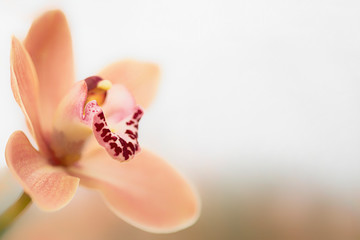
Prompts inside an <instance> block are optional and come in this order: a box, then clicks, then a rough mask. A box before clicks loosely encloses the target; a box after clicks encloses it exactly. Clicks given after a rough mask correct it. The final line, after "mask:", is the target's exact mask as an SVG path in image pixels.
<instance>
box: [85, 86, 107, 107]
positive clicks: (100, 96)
mask: <svg viewBox="0 0 360 240" xmlns="http://www.w3.org/2000/svg"><path fill="white" fill-rule="evenodd" d="M111 87H112V84H111V82H110V81H109V80H101V81H100V82H98V83H97V85H96V87H95V88H93V89H91V90H89V91H88V96H87V99H86V103H85V105H86V104H87V103H88V102H90V101H92V100H96V102H97V104H98V105H99V106H101V105H102V104H103V103H104V102H105V98H106V92H107V91H108V90H109V89H110V88H111Z"/></svg>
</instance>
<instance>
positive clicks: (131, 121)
mask: <svg viewBox="0 0 360 240" xmlns="http://www.w3.org/2000/svg"><path fill="white" fill-rule="evenodd" d="M131 124H134V121H133V120H130V121H128V122H126V125H131Z"/></svg>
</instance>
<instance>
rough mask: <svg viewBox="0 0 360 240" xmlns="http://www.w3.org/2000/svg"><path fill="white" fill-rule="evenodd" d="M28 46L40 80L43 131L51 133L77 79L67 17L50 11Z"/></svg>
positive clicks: (32, 32) (34, 27)
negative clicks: (58, 108) (60, 105)
mask: <svg viewBox="0 0 360 240" xmlns="http://www.w3.org/2000/svg"><path fill="white" fill-rule="evenodd" d="M24 45H25V47H26V49H27V51H28V52H29V54H30V56H31V58H32V60H33V62H34V66H35V69H36V72H37V74H38V78H39V98H40V109H41V116H42V118H41V121H42V122H41V124H42V129H43V131H44V132H46V133H50V131H51V127H52V119H53V114H54V111H55V109H56V106H57V104H58V103H59V102H60V100H61V98H62V97H63V96H64V95H65V93H66V92H67V91H68V90H69V89H70V87H71V85H72V84H73V82H74V79H75V77H74V63H73V53H72V43H71V36H70V31H69V27H68V24H67V21H66V18H65V16H64V14H63V13H62V12H61V11H59V10H54V11H48V12H46V13H45V14H43V15H42V16H41V17H39V18H38V19H37V20H35V21H34V23H33V24H32V26H31V28H30V30H29V33H28V35H27V37H26V39H25V41H24Z"/></svg>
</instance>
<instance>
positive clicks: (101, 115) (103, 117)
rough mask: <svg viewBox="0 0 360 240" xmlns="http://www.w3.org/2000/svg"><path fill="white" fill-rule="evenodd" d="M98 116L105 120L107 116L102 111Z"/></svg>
mask: <svg viewBox="0 0 360 240" xmlns="http://www.w3.org/2000/svg"><path fill="white" fill-rule="evenodd" d="M98 117H99V118H100V119H101V120H104V119H105V116H104V113H103V112H101V113H99V114H98Z"/></svg>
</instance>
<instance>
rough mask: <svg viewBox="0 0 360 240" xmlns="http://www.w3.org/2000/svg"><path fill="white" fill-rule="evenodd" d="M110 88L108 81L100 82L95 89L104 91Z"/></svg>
mask: <svg viewBox="0 0 360 240" xmlns="http://www.w3.org/2000/svg"><path fill="white" fill-rule="evenodd" d="M111 87H112V84H111V82H110V81H109V80H106V79H104V80H101V81H100V82H98V84H97V86H96V88H99V89H102V90H104V91H107V90H109V89H110V88H111Z"/></svg>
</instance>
